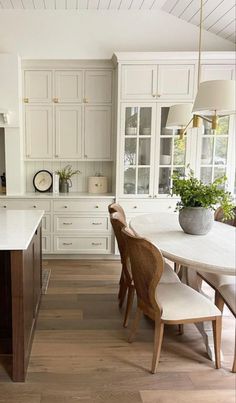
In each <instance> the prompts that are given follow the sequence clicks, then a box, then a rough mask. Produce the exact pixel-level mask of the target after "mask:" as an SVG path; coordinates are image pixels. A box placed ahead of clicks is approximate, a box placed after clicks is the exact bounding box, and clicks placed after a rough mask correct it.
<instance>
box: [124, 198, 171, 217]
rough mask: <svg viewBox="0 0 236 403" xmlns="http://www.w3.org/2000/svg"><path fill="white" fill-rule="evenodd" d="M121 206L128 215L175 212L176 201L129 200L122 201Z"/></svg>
mask: <svg viewBox="0 0 236 403" xmlns="http://www.w3.org/2000/svg"><path fill="white" fill-rule="evenodd" d="M120 204H121V206H122V207H123V209H124V210H125V213H126V214H127V215H129V214H138V213H158V212H164V211H174V209H175V206H176V200H152V201H150V202H149V201H144V200H142V201H141V200H133V201H131V200H129V201H127V200H126V201H120Z"/></svg>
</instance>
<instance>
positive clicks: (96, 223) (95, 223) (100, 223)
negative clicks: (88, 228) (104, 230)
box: [92, 222, 102, 225]
mask: <svg viewBox="0 0 236 403" xmlns="http://www.w3.org/2000/svg"><path fill="white" fill-rule="evenodd" d="M92 224H93V225H102V222H93V223H92Z"/></svg>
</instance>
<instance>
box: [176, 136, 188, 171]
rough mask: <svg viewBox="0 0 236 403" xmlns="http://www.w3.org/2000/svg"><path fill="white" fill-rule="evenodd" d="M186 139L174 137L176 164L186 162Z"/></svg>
mask: <svg viewBox="0 0 236 403" xmlns="http://www.w3.org/2000/svg"><path fill="white" fill-rule="evenodd" d="M185 150H186V140H185V138H184V139H183V140H180V139H178V138H175V139H174V165H184V164H185Z"/></svg>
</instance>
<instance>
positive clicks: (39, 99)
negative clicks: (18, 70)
mask: <svg viewBox="0 0 236 403" xmlns="http://www.w3.org/2000/svg"><path fill="white" fill-rule="evenodd" d="M51 101H52V72H51V71H47V70H28V71H25V74H24V102H25V103H50V102H51Z"/></svg>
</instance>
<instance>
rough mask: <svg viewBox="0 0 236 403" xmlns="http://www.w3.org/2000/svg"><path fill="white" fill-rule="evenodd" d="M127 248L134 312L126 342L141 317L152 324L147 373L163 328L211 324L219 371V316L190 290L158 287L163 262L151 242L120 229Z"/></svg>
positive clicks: (166, 285) (154, 364)
mask: <svg viewBox="0 0 236 403" xmlns="http://www.w3.org/2000/svg"><path fill="white" fill-rule="evenodd" d="M122 232H123V234H124V236H125V240H126V243H127V245H128V250H129V257H130V263H131V271H132V277H133V281H134V287H135V290H136V294H137V311H136V315H135V319H134V322H133V326H132V330H131V333H130V337H129V342H132V341H133V338H134V336H135V334H136V332H137V329H138V325H139V321H140V318H141V315H142V313H144V314H145V315H147V316H149V317H150V318H151V319H152V320H154V322H155V334H154V348H153V358H152V366H151V372H152V373H153V374H154V373H156V370H157V365H158V362H159V357H160V352H161V345H162V339H163V332H164V325H165V324H171V325H174V324H183V323H196V322H203V321H209V320H211V321H212V325H213V334H214V347H215V366H216V368H220V342H221V312H220V310H219V309H218V308H217V307H216V306H215V305H214V304H213V303H212V302H211V301H210V300H208V299H207V298H205V297H204V296H203V295H202V294H200V293H198V292H197V291H195V290H193V289H192V288H191V287H189V286H187V285H185V284H182V283H181V282H176V283H160V279H161V276H162V273H163V270H164V259H163V256H162V254H161V252H160V251H159V249H158V248H156V247H155V246H154V245H153V244H152V243H151V242H149V241H148V240H146V239H144V238H139V237H137V236H134V235H133V234H132V232H131V231H130V229H129V228H127V227H126V228H122Z"/></svg>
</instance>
